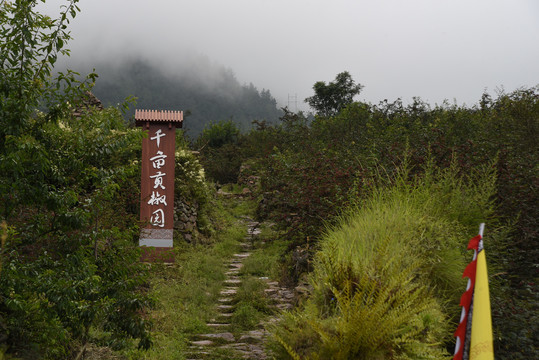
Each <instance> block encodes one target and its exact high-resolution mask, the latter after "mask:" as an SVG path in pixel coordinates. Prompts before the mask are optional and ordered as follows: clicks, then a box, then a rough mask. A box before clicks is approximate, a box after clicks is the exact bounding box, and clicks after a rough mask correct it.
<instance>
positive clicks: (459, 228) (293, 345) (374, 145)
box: [199, 76, 539, 359]
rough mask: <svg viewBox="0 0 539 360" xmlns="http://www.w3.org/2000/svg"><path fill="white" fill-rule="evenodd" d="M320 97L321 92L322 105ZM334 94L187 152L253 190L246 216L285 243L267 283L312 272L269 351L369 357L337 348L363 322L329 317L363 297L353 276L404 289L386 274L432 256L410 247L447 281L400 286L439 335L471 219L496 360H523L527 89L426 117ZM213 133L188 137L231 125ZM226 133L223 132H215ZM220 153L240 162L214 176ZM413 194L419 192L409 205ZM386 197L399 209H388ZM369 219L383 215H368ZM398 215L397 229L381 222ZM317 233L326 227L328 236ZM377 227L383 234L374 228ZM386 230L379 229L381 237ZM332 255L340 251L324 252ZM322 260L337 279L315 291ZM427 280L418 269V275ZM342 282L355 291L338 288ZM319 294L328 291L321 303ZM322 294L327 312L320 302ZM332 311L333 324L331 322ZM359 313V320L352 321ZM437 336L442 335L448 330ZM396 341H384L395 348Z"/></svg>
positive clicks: (533, 113) (532, 176)
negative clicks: (263, 222)
mask: <svg viewBox="0 0 539 360" xmlns="http://www.w3.org/2000/svg"><path fill="white" fill-rule="evenodd" d="M341 77H342V76H341ZM338 80H339V79H337V80H336V81H335V82H334V83H333V84H336V83H338ZM344 83H346V82H344ZM348 84H349V85H350V86H351V87H350V89H351V90H352V91H357V90H358V87H356V86H355V84H354V83H353V82H348ZM322 85H324V84H322ZM331 88H332V87H329V89H331ZM318 89H320V85H319V86H318ZM322 89H325V88H324V87H323V86H322ZM316 90H317V88H316V87H315V92H316ZM328 94H329V95H328ZM315 95H316V94H315ZM330 95H331V96H333V95H334V93H333V94H332V93H331V92H330V93H325V95H323V96H330ZM343 99H344V98H343V97H341V98H339V96H338V92H337V95H336V97H335V98H330V99H329V100H327V101H325V102H324V101H320V102H318V104H321V105H320V108H319V109H317V110H318V111H320V112H321V113H324V114H330V115H328V116H323V115H321V114H319V115H317V116H316V117H315V119H314V120H313V121H309V120H308V119H307V118H306V117H305V116H303V115H302V114H301V113H299V114H294V113H290V112H286V113H285V115H284V116H283V117H282V118H281V124H279V125H277V126H267V125H266V124H259V126H258V128H257V129H254V130H252V131H251V132H250V133H248V134H247V135H244V136H243V135H242V136H240V135H238V136H235V137H229V138H228V139H229V140H228V141H227V142H224V143H223V142H219V143H217V144H216V145H215V146H213V147H211V146H208V147H206V148H205V149H204V150H203V151H202V153H201V156H202V163H203V164H204V165H205V167H206V170H207V173H208V174H217V175H214V179H215V180H216V181H222V182H223V181H224V182H227V181H230V180H231V179H233V180H236V179H237V180H238V181H239V182H242V183H244V184H246V185H249V184H252V183H256V184H258V187H257V191H256V193H255V194H256V196H257V199H258V201H259V206H258V209H257V213H258V216H259V217H260V218H263V219H271V220H272V221H275V222H276V223H277V224H278V225H279V226H280V228H281V229H282V230H284V231H286V237H287V238H288V239H289V240H290V241H291V244H290V246H289V248H288V251H287V252H286V254H284V256H283V259H284V261H283V274H282V278H281V281H283V282H286V283H289V284H296V283H297V282H298V281H300V282H304V281H306V280H305V277H304V275H305V273H309V272H312V273H313V275H312V276H309V277H308V279H307V281H309V282H311V283H312V285H313V287H314V293H313V294H312V297H313V298H312V299H311V300H308V301H307V303H306V304H305V312H302V311H301V310H300V311H299V312H298V313H296V314H295V315H290V316H285V322H284V323H283V325H282V328H280V330H279V329H278V330H277V332H276V333H277V335H279V334H280V335H279V336H280V338H281V339H284V341H283V342H282V344H281V345H282V346H283V349H286V350H289V351H288V353H289V354H291V356H292V355H293V354H300V355H301V354H304V355H306V356H309V357H313V358H315V357H314V354H316V353H317V351H325V353H326V354H327V353H328V352H331V351H333V350H335V349H341V348H342V350H343V351H348V350H349V351H351V352H350V353H346V352H345V353H344V355H342V358H347V356H351V355H350V354H356V355H354V356H359V355H357V354H358V352H359V353H362V354H363V353H366V354H370V353H369V352H368V351H367V352H365V351H366V350H365V349H359V348H357V347H356V348H352V349H348V348H347V347H346V346H344V345H346V344H342V343H338V341H345V339H350V341H352V339H356V336H359V335H358V333H357V331H359V330H360V329H361V328H362V326H366V325H365V323H363V322H362V321H363V320H365V319H366V318H365V319H355V320H357V321H358V322H353V324H354V327H352V326H348V325H349V324H347V323H343V322H342V321H345V319H346V316H348V315H345V314H351V313H355V311H358V313H361V312H360V308H358V306H359V307H361V306H364V305H365V304H363V305H362V304H361V303H357V298H355V297H354V296H355V292H356V291H359V292H358V294H362V296H363V295H365V293H364V291H367V292H368V291H370V290H369V289H370V288H369V286H371V285H369V282H368V278H365V276H367V275H368V274H369V273H371V272H372V276H375V278H376V279H377V280H376V281H377V284H378V285H380V284H381V283H380V281H382V279H385V280H384V281H388V282H389V283H388V284H389V285H388V286H389V288H388V289H391V286H392V285H391V284H397V283H398V282H399V281H404V282H406V283H408V280H406V279H404V278H400V277H397V278H393V277H392V276H393V275H396V274H399V276H400V275H401V273H399V270H397V269H400V270H403V269H404V270H403V273H402V275H403V276H405V274H407V273H409V271H411V272H412V273H413V274H414V275H413V277H412V278H415V277H417V276H418V274H417V272H416V270H417V269H420V270H421V271H425V270H426V269H425V263H424V262H425V261H432V259H430V260H429V259H427V258H425V257H423V258H421V257H418V253H417V252H418V251H419V252H420V253H421V251H424V250H427V249H430V250H432V251H434V250H436V252H435V253H429V252H424V253H422V254H423V256H427V254H428V256H434V258H435V259H438V260H437V261H439V264H440V268H439V270H440V271H441V273H438V275H436V276H435V277H433V278H431V279H432V280H436V281H440V282H441V283H443V284H445V286H449V284H452V285H451V291H449V288H446V289H447V291H444V292H441V293H440V292H439V291H440V289H443V288H444V287H443V286H441V283H423V282H420V283H419V284H415V283H411V286H413V288H414V289H419V288H421V289H423V287H424V290H421V291H426V292H427V293H429V294H431V295H433V296H434V298H435V299H436V302H437V304H438V305H440V306H442V308H443V309H442V310H444V311H443V312H442V314H443V318H445V319H446V320H444V323H443V325H444V326H446V325H450V326H449V327H448V328H449V329H451V328H452V327H454V326H455V322H456V321H458V316H459V313H460V312H459V311H458V309H455V308H453V309H451V310H450V311H448V310H449V309H448V308H447V304H453V306H454V305H455V304H456V303H458V296H457V294H458V293H459V291H461V290H463V289H462V288H461V287H458V285H457V284H458V283H459V281H460V277H461V271H462V270H463V266H464V264H465V263H466V262H468V261H469V260H470V255H469V254H464V253H463V252H459V251H460V250H464V249H465V247H466V244H467V241H468V239H469V238H471V237H472V236H474V235H475V234H476V233H477V230H478V225H479V222H481V221H485V222H486V223H487V230H486V233H485V238H486V247H487V250H488V259H489V266H490V267H491V270H490V271H491V273H490V274H491V283H492V287H493V290H492V302H493V307H492V312H493V317H494V325H493V326H494V329H495V332H496V340H497V341H496V344H495V346H496V353H497V354H499V356H500V357H501V358H504V357H505V356H508V357H510V358H514V359H517V358H523V359H524V358H528V357H529V354H530V353H534V351H536V348H535V345H534V344H535V343H536V341H537V336H538V330H537V327H536V326H535V325H531V326H530V327H522V326H521V325H520V324H523V323H527V324H535V323H537V307H538V301H537V275H538V274H537V258H538V255H537V249H538V246H537V245H538V244H537V239H538V237H537V234H538V226H537V221H536V219H537V218H538V216H539V212H538V206H537V204H538V203H539V201H538V200H539V199H538V191H537V187H538V181H539V177H538V175H539V172H538V170H539V169H538V167H537V166H538V162H537V159H538V158H539V146H538V143H537V142H536V141H535V139H536V138H537V136H538V129H539V88H537V87H536V88H530V89H520V90H516V91H514V92H512V93H499V94H498V95H497V97H495V98H493V97H491V96H490V95H489V94H484V95H483V96H482V98H481V99H480V101H479V103H478V104H477V105H475V106H473V107H465V106H457V105H450V104H443V105H441V106H436V107H434V108H432V107H430V106H429V105H428V104H426V103H424V102H422V101H421V100H420V99H415V101H414V102H413V103H412V104H410V105H407V106H405V105H403V104H402V102H400V101H399V100H397V101H395V102H393V103H391V102H382V103H380V104H378V105H372V104H366V103H360V102H354V101H351V100H348V101H345V104H344V106H343V104H342V103H340V101H341V100H343ZM328 106H329V108H325V107H328ZM339 109H340V110H339ZM225 125H226V124H218V127H213V128H209V129H208V130H205V131H204V132H203V133H202V135H201V138H200V139H199V140H200V141H201V142H203V143H208V144H211V143H212V142H211V138H212V137H213V136H216V135H215V132H214V131H213V130H214V129H218V128H221V129H223V128H227V127H229V126H231V124H228V125H227V126H225ZM217 133H220V134H223V132H217ZM226 133H232V131H230V129H227V131H226ZM231 153H234V154H236V157H235V158H234V162H235V163H236V164H238V163H241V164H242V165H241V166H239V165H236V166H232V167H228V169H229V172H228V173H226V174H225V175H226V177H225V176H224V175H223V172H222V171H215V170H217V169H222V168H223V164H225V163H226V162H225V161H224V159H232V157H231V156H230V155H226V154H231ZM237 157H241V161H240V160H238V159H237ZM215 159H220V160H219V161H215ZM403 168H404V169H405V170H406V171H404V173H403V172H402V171H403V170H402V169H403ZM434 174H438V175H434ZM443 174H446V175H443ZM442 175H443V176H442ZM220 176H223V177H222V178H220ZM433 176H434V177H440V176H441V179H442V180H443V181H442V182H441V183H436V182H433V181H432V178H433ZM404 184H405V185H406V187H403V185H404ZM451 184H453V185H451ZM449 185H451V186H449ZM487 185H488V186H487ZM395 186H397V189H400V190H399V191H397V190H395ZM384 192H387V193H388V194H389V195H387V196H386V195H383V193H384ZM376 194H378V195H376ZM390 194H398V196H397V195H395V196H397V197H398V199H393V200H392V199H391V196H390ZM417 194H422V197H421V198H419V199H418V198H416V196H417ZM388 196H389V198H388ZM397 200H398V201H401V202H402V206H400V205H399V206H397V207H395V206H396V205H395V203H394V202H395V201H397ZM392 206H393V207H392ZM376 209H378V210H376ZM376 211H379V212H381V213H382V214H385V213H386V212H388V213H392V215H391V216H385V215H384V216H382V215H379V216H375V214H377V213H376ZM369 214H370V215H369ZM409 215H410V216H411V217H408V216H409ZM351 219H354V220H351ZM367 219H368V220H367ZM399 219H403V220H404V219H407V222H406V223H403V224H401V225H399V226H396V225H395V226H393V225H391V224H397V223H398V221H399ZM414 219H415V220H414ZM353 221H356V222H357V221H361V223H363V224H364V227H361V228H359V227H358V228H357V229H356V228H355V227H353V228H354V229H356V230H357V232H355V233H352V231H351V230H349V228H350V227H351V225H350V222H353ZM390 225H391V226H390ZM354 226H358V225H354ZM386 226H390V228H387V229H386ZM328 227H329V228H330V229H332V230H331V231H330V232H329V235H328V230H327V229H328ZM379 228H383V229H384V233H382V234H380V233H378V232H377V231H378V230H376V229H379ZM390 229H393V230H391V232H389V230H390ZM403 232H404V234H403ZM384 234H385V235H384ZM404 235H405V236H404ZM335 237H338V238H339V239H341V240H340V241H338V240H336V239H335ZM457 238H458V240H457ZM376 239H378V240H376ZM373 241H374V243H376V244H377V245H376V246H374V245H373V244H374V243H373ZM401 241H402V242H404V243H401ZM448 241H449V243H447V242H448ZM329 244H331V245H329ZM343 244H345V245H344V248H343V249H341V247H342V246H343ZM352 244H362V245H352ZM368 244H370V245H368ZM459 244H460V245H459ZM446 245H447V246H450V249H451V251H448V249H447V248H446V247H445V246H446ZM365 246H374V248H373V250H372V251H373V252H372V253H371V252H369V253H367V254H364V253H363V252H362V250H361V249H363V247H365ZM402 246H404V247H405V248H406V249H410V248H411V249H414V250H411V252H410V253H409V254H410V255H409V256H410V258H416V260H417V262H416V263H412V264H405V265H406V266H408V267H404V268H400V267H399V266H401V265H399V262H398V261H397V262H396V263H395V265H396V266H397V265H398V266H397V267H396V268H394V269H393V270H392V268H391V266H392V265H391V264H393V263H394V261H396V260H395V259H394V256H395V254H401V253H402V254H406V253H408V250H406V251H404V252H402V251H401V250H398V249H401V247H402ZM430 247H435V248H434V249H433V248H430ZM392 248H393V250H394V252H393V250H392ZM459 248H460V250H459ZM330 250H331V251H333V253H332V252H331V251H330ZM335 251H337V252H338V254H341V253H344V254H347V255H339V256H337V257H335V255H336V254H335V253H334V252H335ZM455 251H456V253H455ZM457 255H458V256H457ZM455 256H456V257H455ZM352 258H358V259H357V261H361V262H366V264H368V263H369V262H374V263H382V264H383V263H385V262H387V263H388V264H389V265H388V266H389V268H388V269H385V270H383V271H382V273H378V272H377V271H375V269H374V270H368V271H367V270H366V269H365V268H363V267H361V266H367V268H369V266H368V265H361V264H359V265H358V264H356V263H349V261H351V260H349V259H352ZM322 259H331V262H333V261H335V263H334V265H332V266H333V268H332V269H331V271H333V272H335V273H336V274H337V275H331V276H335V278H336V279H338V280H336V284H333V283H331V282H330V283H329V284H328V282H327V278H325V277H322V276H321V275H320V274H321V273H322V272H324V273H325V272H328V271H329V272H331V271H330V270H328V269H325V268H323V266H327V264H328V263H330V261H329V260H322ZM397 260H399V261H400V260H403V261H404V259H397ZM402 266H404V265H402ZM444 266H446V267H447V268H444ZM459 268H460V270H458V271H457V269H459ZM384 271H389V273H384ZM391 274H393V275H391ZM427 275H428V276H431V275H432V272H431V271H427V272H424V273H422V275H421V276H420V277H421V278H424V277H428V276H427ZM325 276H326V275H325ZM327 276H330V275H327ZM364 281H367V282H365V283H363V282H364ZM360 283H361V284H365V288H362V287H361V286H360V285H359V284H360ZM455 286H457V288H455ZM332 287H336V288H335V289H333V288H332ZM350 287H352V289H354V288H357V287H360V289H358V290H354V291H352V290H351V289H350ZM384 289H385V288H384ZM459 289H460V290H459ZM333 291H336V294H335V295H334V296H330V295H329V294H331V293H332V292H333ZM387 291H389V293H390V294H394V293H395V292H394V291H393V292H392V291H391V290H387ZM418 291H419V290H418ZM408 293H410V292H408ZM410 294H411V293H410ZM422 294H423V295H424V293H422ZM386 295H387V294H386ZM423 295H422V296H418V297H419V298H424V297H425V296H423ZM331 298H333V299H334V301H335V302H334V304H329V303H328V301H329V299H331ZM324 299H325V300H324ZM339 299H341V300H340V301H339ZM382 299H383V298H382ZM376 300H377V298H376V297H375V298H373V299H372V300H371V301H376ZM379 300H380V299H379ZM410 300H411V299H410ZM324 301H325V302H324ZM380 301H381V300H380ZM408 305H409V306H411V307H413V306H412V305H411V303H408ZM431 305H432V303H431ZM414 306H415V305H414ZM431 309H432V308H431ZM382 310H383V311H390V310H391V309H382ZM345 311H351V313H344V312H345ZM332 312H336V314H338V316H337V315H335V316H336V317H335V318H333V317H331V316H330V315H331V314H332ZM368 315H373V314H366V315H365V316H368ZM328 316H329V317H328ZM358 316H359V315H358ZM410 316H411V315H410ZM343 317H344V318H343ZM291 319H292V320H291ZM332 319H333V320H332ZM410 319H412V317H410V318H408V320H410ZM436 319H438V317H436ZM352 320H353V319H352ZM408 320H407V321H408ZM291 321H292V323H291ZM410 321H411V320H410ZM359 323H361V324H363V325H358V324H359ZM393 325H395V324H393ZM380 326H382V325H380ZM388 328H394V330H396V331H400V330H397V329H401V328H400V327H399V326H397V327H396V328H395V327H394V326H388ZM416 330H417V329H416ZM347 331H351V332H350V333H347ZM413 331H415V330H413ZM413 331H412V334H413ZM433 331H435V329H433ZM448 331H449V333H447V334H449V335H450V334H451V332H452V330H448ZM343 332H344V333H343ZM418 332H420V330H418ZM387 335H388V336H390V337H391V336H394V335H391V334H387ZM401 335H402V334H401V333H399V334H398V336H396V337H394V339H396V340H398V339H401V340H402V338H401V337H399V336H401ZM339 339H340V340H339ZM412 340H413V339H412ZM335 341H337V343H336V342H335ZM399 341H400V340H399ZM451 343H452V339H451V336H448V337H446V338H445V340H444V344H445V345H443V344H442V346H446V347H447V349H450V348H451V347H452V345H451ZM396 345H397V344H396V343H391V342H388V340H387V339H385V340H383V341H381V342H380V343H378V345H377V346H383V347H384V351H385V352H384V351H382V352H381V353H382V354H385V355H380V356H382V357H381V358H399V356H401V355H402V356H405V355H403V354H401V355H399V353H398V352H392V350H391V349H395V346H396ZM373 346H374V345H373ZM332 349H333V350H332ZM345 349H348V350H345ZM373 349H374V348H373ZM522 349H526V350H522ZM371 350H372V349H371ZM416 355H417V354H416ZM416 355H409V356H411V357H412V358H414V356H416ZM362 356H363V355H362ZM292 357H293V356H292ZM322 358H323V357H322Z"/></svg>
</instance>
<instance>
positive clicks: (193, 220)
mask: <svg viewBox="0 0 539 360" xmlns="http://www.w3.org/2000/svg"><path fill="white" fill-rule="evenodd" d="M197 218H198V204H189V203H188V202H187V201H185V200H183V199H176V200H175V201H174V230H178V231H179V232H180V233H181V234H182V235H183V238H184V239H185V241H187V242H192V241H193V234H194V232H196V231H197Z"/></svg>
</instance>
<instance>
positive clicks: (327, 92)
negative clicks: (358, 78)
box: [305, 71, 363, 116]
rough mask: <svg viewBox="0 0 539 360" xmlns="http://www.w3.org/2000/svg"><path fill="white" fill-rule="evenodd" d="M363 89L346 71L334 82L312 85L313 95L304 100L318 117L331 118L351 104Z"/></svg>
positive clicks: (319, 82) (321, 82) (320, 82)
mask: <svg viewBox="0 0 539 360" xmlns="http://www.w3.org/2000/svg"><path fill="white" fill-rule="evenodd" d="M362 89H363V85H361V84H356V83H355V82H354V80H353V79H352V76H351V75H350V73H349V72H348V71H343V72H342V73H339V74H337V76H336V77H335V80H334V81H332V82H330V83H329V84H326V83H325V82H324V81H318V82H316V83H315V84H314V86H313V90H314V95H313V96H311V97H308V98H306V99H305V102H307V103H308V104H309V105H310V106H311V107H312V108H314V109H315V110H316V111H317V112H318V114H319V115H322V116H333V115H336V114H338V113H339V112H340V111H341V110H342V109H343V108H345V107H346V106H347V105H349V104H351V103H352V102H353V100H354V96H356V95H358V94H359V93H360V92H361V90H362Z"/></svg>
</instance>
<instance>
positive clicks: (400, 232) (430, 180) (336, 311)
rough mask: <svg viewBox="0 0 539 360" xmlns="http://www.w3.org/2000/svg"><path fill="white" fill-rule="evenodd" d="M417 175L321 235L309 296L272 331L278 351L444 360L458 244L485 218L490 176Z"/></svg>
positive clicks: (454, 310) (460, 258)
mask: <svg viewBox="0 0 539 360" xmlns="http://www.w3.org/2000/svg"><path fill="white" fill-rule="evenodd" d="M425 174H426V175H424V176H423V177H421V178H418V179H416V180H415V181H413V182H410V181H409V174H408V172H407V171H406V168H404V169H401V171H400V172H399V173H398V176H397V179H396V180H394V181H392V183H393V185H392V186H390V187H389V188H387V187H385V188H384V187H383V188H380V189H379V190H377V191H375V193H374V194H373V195H372V197H370V198H369V199H368V200H367V201H364V202H362V205H361V207H352V208H351V209H350V211H349V212H348V213H347V215H343V216H342V217H341V219H340V223H339V225H338V226H335V227H334V228H332V229H330V230H328V231H327V233H326V234H325V235H324V237H323V238H322V240H321V241H320V244H319V250H318V252H317V253H316V255H315V259H314V260H315V261H314V264H313V265H314V271H313V273H312V274H311V276H310V279H311V283H312V285H313V289H314V290H313V294H312V296H311V297H310V299H308V300H307V303H306V305H305V308H304V309H303V310H298V311H297V312H295V313H291V314H286V315H285V320H284V321H283V322H282V324H281V325H279V326H277V327H276V328H275V331H274V333H275V335H276V337H277V339H278V342H280V343H281V344H285V345H282V348H281V349H285V350H287V352H288V353H290V354H292V355H293V356H292V357H294V356H296V355H298V356H301V357H304V358H309V359H324V358H327V357H328V356H330V357H331V358H334V359H350V358H354V359H440V358H445V357H447V356H449V354H448V353H446V351H445V349H444V346H445V345H446V344H447V343H449V342H450V341H452V338H451V333H452V327H451V325H453V322H452V321H450V319H451V318H453V319H454V321H455V322H456V320H455V317H456V316H458V315H459V314H460V311H459V310H460V309H459V305H458V304H459V298H460V295H461V294H462V291H463V290H464V288H465V281H464V280H463V279H462V271H463V270H464V268H465V266H466V264H467V262H468V261H469V258H467V257H466V256H465V255H466V254H465V247H466V243H467V240H468V239H469V238H470V237H471V236H473V235H475V234H476V232H477V229H478V224H479V222H481V221H485V220H487V219H488V218H489V216H490V215H491V213H492V208H491V205H490V198H491V194H492V192H493V189H494V183H495V176H494V174H492V173H491V172H489V171H487V170H485V171H483V172H482V173H480V174H477V176H474V177H470V178H461V177H459V176H458V174H457V173H456V171H455V169H454V168H449V169H448V170H444V171H434V170H432V167H427V169H426V170H425ZM306 344H309V345H308V346H307V345H306ZM294 354H295V355H294Z"/></svg>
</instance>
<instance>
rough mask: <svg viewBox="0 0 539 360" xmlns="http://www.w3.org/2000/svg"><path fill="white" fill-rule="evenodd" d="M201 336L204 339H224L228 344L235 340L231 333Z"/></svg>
mask: <svg viewBox="0 0 539 360" xmlns="http://www.w3.org/2000/svg"><path fill="white" fill-rule="evenodd" d="M199 336H200V337H202V338H208V339H223V340H226V341H228V342H232V341H234V340H235V339H234V335H232V333H229V332H224V333H217V334H202V335H199Z"/></svg>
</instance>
